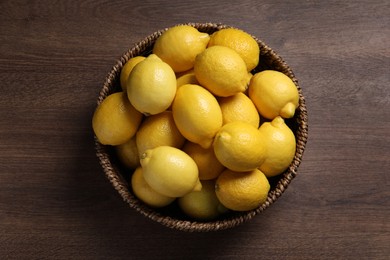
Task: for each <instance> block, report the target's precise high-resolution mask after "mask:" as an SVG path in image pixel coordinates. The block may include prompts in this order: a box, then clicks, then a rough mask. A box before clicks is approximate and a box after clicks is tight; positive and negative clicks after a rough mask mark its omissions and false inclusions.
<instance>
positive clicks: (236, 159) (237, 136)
mask: <svg viewBox="0 0 390 260" xmlns="http://www.w3.org/2000/svg"><path fill="white" fill-rule="evenodd" d="M214 152H215V155H216V156H217V158H218V160H219V161H220V162H221V163H222V165H224V166H225V167H226V168H228V169H230V170H233V171H238V172H244V171H251V170H253V169H256V168H257V167H259V166H260V165H261V164H262V163H263V162H264V160H265V158H266V152H267V150H266V144H265V140H264V137H263V135H262V134H261V133H260V131H259V130H258V129H257V128H256V127H254V126H253V125H251V124H248V123H245V122H240V121H236V122H232V123H228V124H226V125H224V126H222V128H221V129H220V130H219V131H218V133H217V134H216V136H215V138H214Z"/></svg>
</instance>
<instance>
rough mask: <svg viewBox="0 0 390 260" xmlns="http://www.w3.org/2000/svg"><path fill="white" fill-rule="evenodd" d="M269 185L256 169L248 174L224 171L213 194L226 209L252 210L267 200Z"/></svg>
mask: <svg viewBox="0 0 390 260" xmlns="http://www.w3.org/2000/svg"><path fill="white" fill-rule="evenodd" d="M269 190H270V184H269V182H268V179H267V177H265V175H264V174H263V173H262V172H261V171H259V170H258V169H255V170H252V171H248V172H234V171H231V170H229V169H226V170H225V171H223V172H222V173H221V175H220V176H219V177H218V179H217V181H216V184H215V193H216V195H217V198H218V199H219V201H220V202H221V203H222V204H223V205H224V206H225V207H226V208H228V209H231V210H236V211H247V210H252V209H255V208H257V207H258V206H260V205H261V204H263V203H264V202H265V201H266V200H267V196H268V192H269Z"/></svg>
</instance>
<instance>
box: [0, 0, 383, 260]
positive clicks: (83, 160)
mask: <svg viewBox="0 0 390 260" xmlns="http://www.w3.org/2000/svg"><path fill="white" fill-rule="evenodd" d="M389 17H390V2H389V1H386V0H383V1H377V0H369V1H256V0H243V1H236V0H235V1H232V0H229V1H224V3H223V2H218V1H209V0H207V1H206V0H198V1H179V0H173V1H162V0H159V1H149V0H142V1H138V0H136V1H102V0H96V1H39V0H36V1H14V0H12V1H11V0H2V1H0V82H1V83H0V86H1V98H0V258H1V259H38V258H39V259H111V258H113V259H125V258H127V259H158V258H165V259H170V258H175V259H205V258H207V259H255V258H257V259H263V258H264V259H389V257H390V248H389V245H390V224H389V220H390V219H389V217H390V203H389V195H390V192H389V178H390V177H389V172H390V91H389V89H390V77H389V68H390V50H389V49H390V46H389V42H390V18H389ZM183 22H221V23H225V24H228V25H232V26H235V27H239V28H241V29H243V30H246V31H247V32H249V33H251V34H253V35H256V36H257V37H258V38H260V39H262V40H263V41H264V42H266V43H267V44H268V45H269V46H270V47H271V48H273V49H274V50H275V51H277V52H278V54H280V55H281V56H282V57H283V58H284V60H285V61H286V62H287V63H288V64H289V65H290V66H291V68H292V69H293V71H294V73H295V75H296V77H297V78H298V80H299V83H300V85H301V86H302V89H303V93H304V95H305V97H306V102H307V107H308V113H309V141H308V143H307V147H306V151H305V154H304V157H303V162H302V164H301V166H300V168H299V171H298V176H297V177H296V178H295V179H294V181H293V182H292V184H291V185H290V186H289V188H288V189H287V191H286V192H285V193H284V194H283V196H282V197H281V198H280V199H279V200H278V201H277V202H276V203H275V204H274V205H273V206H272V207H271V208H269V209H267V210H266V211H265V212H264V213H263V214H260V215H258V216H256V217H255V218H254V219H253V220H251V221H249V222H247V223H245V224H243V225H240V226H239V227H236V228H233V229H228V230H223V231H219V232H212V233H186V232H182V231H176V230H171V229H169V228H166V227H165V226H162V225H160V224H158V223H155V222H152V221H151V220H149V219H147V218H145V217H143V216H142V215H140V214H138V213H137V212H135V211H134V210H133V209H131V208H129V207H128V205H127V204H126V203H124V202H123V201H122V200H121V198H120V197H119V195H118V194H117V193H116V191H115V190H114V188H113V187H112V186H111V185H110V183H109V182H108V181H107V179H106V177H105V176H104V173H103V171H102V170H101V168H100V166H99V164H98V160H97V158H96V156H95V150H94V146H93V133H92V130H91V116H92V113H93V110H94V109H95V106H96V99H97V96H98V93H99V91H100V88H101V87H102V84H103V81H104V79H105V77H106V74H107V73H108V71H109V70H110V69H111V67H112V66H113V65H114V64H115V61H116V59H117V58H118V57H119V56H120V55H122V53H124V52H125V51H126V50H127V49H129V48H130V47H132V46H133V45H134V44H135V43H136V42H138V41H139V40H141V39H142V38H143V37H145V36H146V35H149V34H150V33H152V32H154V31H156V30H159V29H162V28H165V27H170V26H173V25H175V24H177V23H183Z"/></svg>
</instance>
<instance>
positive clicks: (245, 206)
mask: <svg viewBox="0 0 390 260" xmlns="http://www.w3.org/2000/svg"><path fill="white" fill-rule="evenodd" d="M259 58H261V57H260V50H259V45H258V44H257V42H256V41H255V40H254V38H253V37H252V36H251V35H249V34H248V33H246V32H244V31H242V30H239V29H235V28H227V29H221V30H219V31H216V32H214V33H213V34H211V35H210V34H207V33H203V32H200V31H198V30H197V29H196V28H194V27H191V26H188V25H179V26H175V27H172V28H169V29H168V30H166V31H164V33H162V35H161V36H160V37H159V38H158V39H157V40H156V42H155V44H154V46H153V52H152V54H150V55H149V56H147V57H142V56H137V57H133V58H131V59H129V61H128V62H127V63H126V64H125V65H124V67H123V69H122V71H121V74H120V85H121V87H122V91H120V92H117V93H114V94H111V95H109V96H108V97H107V98H105V99H104V100H103V102H102V103H101V104H100V105H99V106H98V107H97V108H96V110H95V113H94V115H93V119H92V125H93V130H94V133H95V135H96V137H97V139H98V140H99V142H101V143H102V144H105V145H112V146H115V149H116V151H117V154H118V157H119V159H120V160H121V162H122V163H123V165H125V166H126V167H128V168H129V171H132V177H131V183H130V186H131V188H132V191H133V192H134V194H135V195H136V196H137V197H138V198H139V199H140V200H142V201H143V202H145V203H146V204H148V205H150V206H152V207H164V206H167V205H169V204H171V203H172V202H174V201H177V204H178V205H179V207H180V208H181V210H182V211H183V212H184V213H185V214H187V215H188V216H189V217H192V218H194V219H198V220H210V219H214V218H216V217H218V216H220V215H221V214H224V213H225V212H227V211H229V210H233V211H248V210H252V209H255V208H256V207H258V206H259V205H261V204H262V203H264V202H265V201H266V199H267V196H268V192H269V190H270V184H269V181H268V178H269V177H272V176H276V175H278V174H281V173H282V172H284V171H285V170H286V169H287V168H288V166H289V165H290V163H291V162H292V160H293V157H294V154H295V149H296V142H295V137H294V133H293V132H292V131H291V129H290V128H289V127H288V126H287V125H286V123H285V121H284V119H285V118H291V117H293V116H294V113H295V110H296V108H297V107H298V102H299V94H298V90H297V88H296V86H295V84H294V83H293V81H292V80H291V79H290V78H289V77H287V76H286V75H284V74H283V73H281V72H277V71H274V70H265V71H261V72H257V73H254V75H253V74H252V73H251V71H253V69H254V68H255V67H256V66H257V65H258V63H259ZM260 120H262V121H264V122H260Z"/></svg>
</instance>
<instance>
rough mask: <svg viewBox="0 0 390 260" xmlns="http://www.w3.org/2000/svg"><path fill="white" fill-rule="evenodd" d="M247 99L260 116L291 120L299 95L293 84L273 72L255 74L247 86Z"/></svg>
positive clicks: (281, 75) (287, 78) (284, 76)
mask: <svg viewBox="0 0 390 260" xmlns="http://www.w3.org/2000/svg"><path fill="white" fill-rule="evenodd" d="M248 93H249V97H250V99H252V101H253V103H254V104H255V106H256V108H257V110H258V111H259V112H260V114H261V115H262V116H264V117H265V118H268V119H274V118H275V117H277V116H279V115H280V116H282V117H283V118H291V117H293V116H294V114H295V109H296V108H297V107H298V102H299V93H298V89H297V87H296V86H295V84H294V82H293V81H292V80H291V79H290V78H289V77H288V76H286V75H285V74H283V73H282V72H279V71H275V70H265V71H262V72H258V73H256V74H255V75H254V76H253V77H252V79H251V82H250V84H249V91H248Z"/></svg>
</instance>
